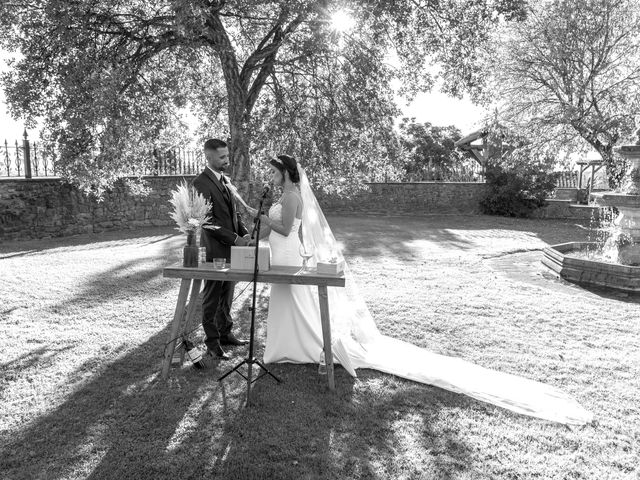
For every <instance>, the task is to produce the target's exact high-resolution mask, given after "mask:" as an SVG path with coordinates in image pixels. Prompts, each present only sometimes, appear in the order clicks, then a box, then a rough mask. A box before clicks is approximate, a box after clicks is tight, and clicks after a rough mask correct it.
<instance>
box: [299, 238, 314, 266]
mask: <svg viewBox="0 0 640 480" xmlns="http://www.w3.org/2000/svg"><path fill="white" fill-rule="evenodd" d="M299 252H300V256H301V257H302V271H303V272H308V271H309V270H310V268H309V264H308V262H309V259H310V258H311V257H313V247H310V246H308V245H305V244H304V243H301V244H300V249H299Z"/></svg>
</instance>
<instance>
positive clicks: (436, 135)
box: [400, 118, 465, 180]
mask: <svg viewBox="0 0 640 480" xmlns="http://www.w3.org/2000/svg"><path fill="white" fill-rule="evenodd" d="M460 138H462V134H461V132H460V130H458V129H457V128H456V127H455V126H453V125H450V126H447V127H439V126H436V125H432V124H431V123H429V122H426V123H416V122H415V121H414V119H408V118H404V119H403V120H402V122H401V123H400V144H401V146H402V148H403V149H404V155H405V163H404V169H405V172H406V173H407V174H408V175H409V176H410V177H413V176H417V177H418V178H420V179H425V180H441V178H439V177H441V176H442V175H443V174H446V173H447V172H448V171H449V170H451V168H452V166H453V165H454V164H455V163H456V162H459V161H461V160H462V159H463V158H464V157H465V156H464V154H463V153H462V152H461V151H460V150H458V149H457V148H456V146H455V143H456V141H458V140H460ZM434 169H435V172H436V175H433V173H434Z"/></svg>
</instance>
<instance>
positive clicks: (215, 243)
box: [193, 168, 249, 261]
mask: <svg viewBox="0 0 640 480" xmlns="http://www.w3.org/2000/svg"><path fill="white" fill-rule="evenodd" d="M193 186H194V187H195V189H196V190H197V191H198V192H199V193H200V194H202V195H203V196H204V198H206V199H207V200H209V202H211V205H212V206H211V210H210V211H209V215H210V216H211V219H210V220H209V222H207V223H206V224H205V225H211V226H213V227H216V228H215V229H214V230H211V229H208V228H203V229H202V233H201V236H200V245H202V246H204V247H206V248H207V261H211V259H212V258H222V257H224V258H226V259H227V261H229V259H230V257H231V246H232V245H234V244H235V240H236V234H237V235H239V236H240V237H242V236H244V235H246V234H247V233H249V232H248V231H247V229H246V228H245V226H244V225H243V223H242V220H241V219H240V217H239V215H238V214H237V212H236V208H235V199H234V198H232V195H231V193H230V192H229V195H226V193H225V187H224V186H223V185H222V182H221V181H220V180H218V179H217V178H216V176H215V175H214V174H213V172H211V170H209V169H208V168H205V169H204V171H203V172H202V173H201V174H200V175H198V176H197V177H196V179H195V180H194V181H193ZM225 197H228V198H229V200H227V199H226V198H225Z"/></svg>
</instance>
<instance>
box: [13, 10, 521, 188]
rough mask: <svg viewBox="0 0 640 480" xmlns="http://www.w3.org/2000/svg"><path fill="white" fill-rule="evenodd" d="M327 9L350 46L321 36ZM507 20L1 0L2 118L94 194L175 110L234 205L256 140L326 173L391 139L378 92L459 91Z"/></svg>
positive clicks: (138, 158)
mask: <svg viewBox="0 0 640 480" xmlns="http://www.w3.org/2000/svg"><path fill="white" fill-rule="evenodd" d="M339 8H345V9H346V11H348V12H349V14H350V15H351V16H352V17H353V19H354V28H353V31H352V32H342V33H340V32H339V31H337V29H336V28H335V27H336V26H337V25H338V22H336V21H333V22H332V19H333V20H336V15H338V14H339ZM521 10H522V1H517V0H443V1H439V2H433V1H431V0H415V1H404V0H402V1H399V0H378V1H374V2H371V1H365V0H352V1H349V2H333V1H329V0H322V1H318V2H316V1H303V0H285V1H275V0H238V1H224V0H153V1H151V0H109V1H107V0H5V1H3V2H2V3H0V42H2V45H3V46H4V47H5V48H8V49H10V50H13V51H17V52H20V54H21V55H22V57H20V58H19V60H18V61H17V62H16V63H15V64H14V65H13V70H12V71H10V72H9V73H8V74H7V75H5V77H4V79H3V83H4V87H5V92H6V96H7V99H8V102H9V104H10V106H11V108H12V110H13V112H14V113H15V114H16V115H17V116H20V117H25V118H28V119H33V118H36V117H39V116H44V117H45V119H46V127H45V129H46V134H47V137H48V139H49V143H50V144H51V145H52V146H53V148H55V150H56V151H57V152H58V153H59V156H58V167H59V170H60V171H61V172H62V173H63V174H64V175H65V176H67V177H68V178H71V179H75V181H77V182H79V183H81V184H83V185H85V186H90V185H93V186H94V187H95V188H96V189H97V191H98V192H100V190H101V189H103V188H104V187H105V186H108V185H109V184H110V183H112V182H113V181H114V180H115V179H117V178H118V177H120V176H123V175H126V174H128V173H129V172H130V171H131V167H132V166H141V165H142V164H143V163H144V162H145V154H146V152H147V151H149V150H150V148H151V147H152V146H153V145H155V144H156V143H157V142H158V141H159V140H161V139H163V138H166V135H167V133H166V132H167V131H173V130H176V129H177V130H179V126H180V124H181V119H180V118H179V117H178V116H177V114H176V112H177V111H179V110H180V109H184V108H191V109H193V110H194V111H195V112H196V113H199V114H200V116H201V117H202V116H204V117H205V118H203V120H205V123H206V126H208V127H210V128H211V127H213V126H215V127H217V128H220V127H221V126H222V125H226V127H227V132H226V133H228V135H229V139H230V153H231V161H232V176H233V178H234V180H235V182H236V184H238V185H239V187H240V188H241V190H246V189H247V188H248V183H249V178H250V168H251V164H250V153H251V144H252V141H253V140H254V139H255V138H259V137H260V134H261V133H262V134H264V133H266V136H268V135H270V134H271V135H273V136H274V137H276V138H277V137H280V138H292V137H293V136H295V135H299V136H300V139H301V141H300V142H298V143H297V144H295V145H294V144H291V145H292V146H290V147H289V148H294V147H295V148H297V150H296V151H294V152H292V153H294V154H298V155H302V154H303V153H304V154H307V153H311V152H320V151H321V152H322V155H323V160H322V161H323V163H324V164H325V165H326V171H327V172H332V170H331V168H333V167H331V162H333V161H335V162H339V161H348V160H349V159H350V158H351V157H353V154H354V153H356V152H358V151H360V150H359V149H360V148H361V147H362V146H363V145H366V148H364V149H363V150H364V151H366V150H367V148H368V149H369V150H370V151H371V152H373V150H371V149H372V148H373V147H374V144H373V143H372V142H370V141H366V140H362V138H364V137H363V135H364V136H367V135H368V136H369V137H370V136H371V135H370V132H372V131H374V129H375V128H376V126H379V125H384V126H387V127H388V126H389V125H390V124H391V119H390V116H391V114H392V113H393V108H392V107H393V105H392V102H391V101H390V98H391V87H390V80H391V79H392V78H401V79H402V84H403V92H404V93H406V94H408V95H411V94H412V93H415V92H417V91H420V90H424V89H428V88H430V86H431V85H432V83H433V78H432V76H431V75H430V74H429V73H428V71H427V70H426V68H427V67H428V64H427V62H426V61H425V59H431V60H432V62H434V63H436V64H439V65H441V66H442V76H443V78H444V82H445V86H446V88H447V89H448V90H449V91H451V92H454V93H456V92H460V91H462V90H463V89H464V88H472V87H473V86H474V84H475V83H477V82H476V80H477V76H478V75H479V72H480V70H479V68H478V67H477V66H476V62H475V58H474V55H473V52H474V51H475V50H476V48H477V47H478V45H480V44H482V43H483V42H484V41H485V40H486V39H487V37H488V32H489V30H490V28H491V26H492V25H494V24H495V23H496V22H497V21H498V19H500V18H518V17H519V15H520V12H521ZM390 51H395V52H396V53H397V58H398V59H399V64H400V67H399V68H397V69H395V68H393V67H390V66H389V65H387V63H386V58H387V55H388V54H389V52H390ZM337 90H340V92H339V95H338V97H339V98H336V96H335V92H336V91H337ZM274 105H275V108H273V106H274ZM310 114H311V115H310ZM275 115H288V116H290V119H282V118H279V119H274V116H275ZM309 115H310V116H309ZM305 117H306V118H307V119H306V120H305V119H304V118H305ZM372 118H375V119H376V120H377V123H370V119H372ZM365 122H366V127H364V126H363V125H364V123H365ZM359 123H360V124H361V125H359ZM265 124H268V125H270V126H279V127H282V128H283V130H280V131H276V132H268V131H266V130H264V131H262V132H261V131H260V129H261V128H263V125H265ZM204 132H205V131H203V133H204ZM296 132H297V133H296ZM349 132H354V133H358V132H359V133H360V134H361V135H360V136H355V135H354V134H352V133H349ZM206 133H207V134H209V135H210V134H211V133H212V132H211V130H209V128H207V129H206ZM216 133H218V134H220V133H221V132H220V131H217V132H216ZM385 135H387V131H382V132H381V135H380V136H379V138H380V141H379V142H377V144H376V145H375V149H377V150H380V148H381V143H382V142H384V141H385ZM262 138H264V137H262ZM310 139H313V140H314V141H313V143H310ZM358 139H361V140H358ZM328 142H333V143H332V145H331V148H328V146H327V143H328ZM363 142H364V143H363ZM374 143H375V142H374ZM335 152H350V153H348V154H346V155H338V156H335V155H334V153H335ZM338 170H345V168H342V167H341V168H339V169H338Z"/></svg>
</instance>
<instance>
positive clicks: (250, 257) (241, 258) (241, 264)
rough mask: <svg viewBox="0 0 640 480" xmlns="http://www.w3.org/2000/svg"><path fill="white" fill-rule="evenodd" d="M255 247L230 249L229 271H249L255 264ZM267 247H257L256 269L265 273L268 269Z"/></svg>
mask: <svg viewBox="0 0 640 480" xmlns="http://www.w3.org/2000/svg"><path fill="white" fill-rule="evenodd" d="M255 254H256V247H231V269H232V270H251V271H253V266H254V264H255V258H256V256H255ZM269 257H270V251H269V247H258V269H259V271H261V272H266V271H267V270H269V268H270V258H269Z"/></svg>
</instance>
